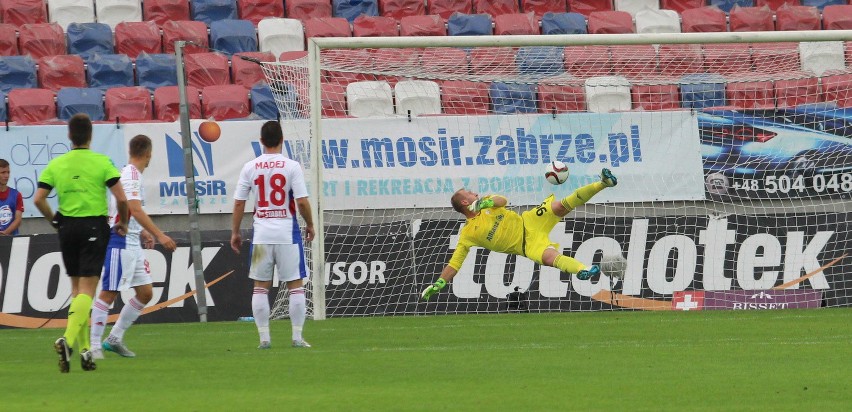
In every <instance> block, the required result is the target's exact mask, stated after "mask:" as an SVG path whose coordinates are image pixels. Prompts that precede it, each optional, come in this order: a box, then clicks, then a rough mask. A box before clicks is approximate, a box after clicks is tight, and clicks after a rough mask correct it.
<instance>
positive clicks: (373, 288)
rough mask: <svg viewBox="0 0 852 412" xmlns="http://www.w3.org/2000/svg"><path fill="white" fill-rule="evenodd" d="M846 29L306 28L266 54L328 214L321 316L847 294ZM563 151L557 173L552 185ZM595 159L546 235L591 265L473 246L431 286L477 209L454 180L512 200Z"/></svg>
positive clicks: (698, 303)
mask: <svg viewBox="0 0 852 412" xmlns="http://www.w3.org/2000/svg"><path fill="white" fill-rule="evenodd" d="M850 40H852V32H850V31H821V32H798V33H796V32H766V33H703V34H677V35H663V34H656V35H572V36H544V35H542V36H481V37H430V38H424V37H420V38H352V39H337V38H314V39H310V40H309V52H295V53H285V54H284V55H282V56H281V58H280V60H279V61H278V62H273V63H263V69H264V73H265V76H266V79H267V81H268V83H269V85H270V87H271V89H272V91H273V94H274V96H275V99H276V102H277V106H278V109H279V111H280V115H281V118H282V127H283V128H284V132H285V136H287V140H288V143H287V147H286V148H285V150H286V151H287V154H288V155H290V156H293V157H295V158H297V159H299V160H301V161H302V163H303V165H305V167H306V173H307V174H308V175H309V176H310V186H311V187H312V193H314V198H313V199H312V201H313V202H314V203H315V205H316V207H317V209H318V210H319V211H320V212H319V216H318V217H317V222H319V223H318V224H319V226H320V227H321V229H322V230H321V236H319V240H318V241H317V242H315V243H314V244H313V245H312V246H313V247H312V248H311V251H310V253H309V255H310V259H311V260H312V261H313V266H312V267H313V270H314V272H315V273H313V277H312V278H311V279H312V281H311V283H312V284H313V285H312V287H310V288H309V289H311V290H312V292H313V295H312V296H311V297H310V300H311V308H312V310H313V311H314V317H315V318H323V317H325V316H359V315H401V314H435V313H485V312H487V313H494V312H507V311H532V312H539V311H586V310H709V309H776V308H804V307H821V306H848V305H849V304H850V299H852V293H850V286H852V274H850V264H852V257H850V256H848V253H849V252H848V250H849V248H848V246H849V242H850V240H852V237H850V230H849V229H850V228H849V223H848V222H850V221H852V214H850V205H852V202H850V201H849V199H850V197H852V145H850V138H852V109H850V108H852V53H850V52H852V46H850V42H849V41H850ZM554 160H559V161H562V162H564V163H566V164H567V165H568V167H569V169H570V177H569V180H568V182H567V183H565V184H562V185H551V184H549V183H548V182H547V181H546V180H545V179H544V171H545V165H546V164H548V163H549V162H551V161H554ZM602 168H609V169H610V170H611V171H612V172H613V174H615V175H616V176H617V178H618V185H617V186H616V187H614V188H609V189H605V190H603V191H602V192H600V193H598V194H597V195H596V196H594V197H593V198H592V199H590V200H589V201H588V202H587V203H586V204H584V205H582V206H580V207H578V208H576V209H575V210H574V211H572V212H571V213H570V214H569V215H567V216H566V217H565V218H563V219H562V220H561V221H560V222H559V223H558V224H557V225H556V227H555V228H554V229H553V231H552V232H551V233H550V239H551V241H552V242H554V243H558V244H559V248H560V250H561V252H562V253H563V254H565V255H568V256H573V257H575V258H577V259H578V260H579V261H581V262H582V263H584V264H586V265H592V264H598V265H601V267H602V268H603V274H602V275H601V276H600V277H596V278H593V279H590V280H579V279H578V278H577V277H576V275H574V274H570V273H562V272H560V271H559V270H558V269H555V268H552V267H548V266H542V265H540V264H537V263H535V262H534V261H532V260H530V259H528V258H526V257H523V256H515V255H509V254H504V253H497V252H492V251H489V250H486V249H482V248H473V249H471V251H470V253H469V254H468V256H467V259H466V260H465V261H464V264H463V265H462V266H461V268H460V269H459V272H458V274H457V275H456V277H455V278H454V279H453V281H452V283H451V284H449V285H448V286H447V288H445V289H444V290H442V291H441V292H440V293H438V294H436V295H435V296H434V297H433V298H432V299H431V300H430V301H428V302H423V301H421V300H420V292H421V290H422V289H423V288H424V287H426V286H427V285H429V284H431V283H432V282H434V281H435V280H436V279H437V278H438V275H439V274H440V273H441V270H442V269H443V268H444V266H445V265H446V264H447V263H448V261H449V259H450V256H451V255H452V253H453V251H454V249H455V247H456V245H457V243H458V233H459V230H460V229H461V228H462V227H463V226H464V225H465V224H468V223H467V222H466V221H465V219H464V216H462V215H461V214H460V213H458V212H456V211H454V210H453V208H452V207H451V205H450V197H451V196H452V195H453V193H454V192H455V191H457V190H459V189H461V188H467V189H469V190H471V191H473V192H476V193H479V194H480V195H483V196H484V195H486V194H492V193H494V194H502V195H504V196H506V197H507V198H508V199H509V206H508V207H509V208H510V209H513V210H515V211H517V212H519V213H521V212H523V211H526V210H530V209H534V208H535V207H536V206H538V205H539V204H541V203H542V202H543V201H544V200H545V199H546V198H547V197H548V196H549V195H550V194H551V193H552V194H554V195H555V198H556V199H561V198H563V197H565V196H568V195H570V194H571V193H572V191H573V190H575V189H577V188H578V187H580V186H583V185H586V184H589V183H592V182H594V181H597V180H599V179H600V173H601V169H602ZM469 224H474V223H469ZM320 242H321V243H320ZM320 247H321V248H320ZM317 296H324V297H323V298H317ZM286 311H287V296H286V292H283V291H282V293H281V294H280V295H279V296H278V298H277V301H276V305H275V314H276V316H279V317H282V316H287V312H286Z"/></svg>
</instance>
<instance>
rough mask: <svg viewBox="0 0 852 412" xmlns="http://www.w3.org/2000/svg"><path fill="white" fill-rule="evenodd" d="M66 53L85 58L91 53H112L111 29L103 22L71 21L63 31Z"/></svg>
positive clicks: (113, 48)
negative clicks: (66, 45)
mask: <svg viewBox="0 0 852 412" xmlns="http://www.w3.org/2000/svg"><path fill="white" fill-rule="evenodd" d="M65 36H66V39H67V42H68V54H76V55H79V56H80V57H83V58H87V57H89V56H91V55H93V54H112V53H114V52H115V46H113V44H112V29H110V27H109V26H107V25H106V24H104V23H71V24H69V25H68V31H67V33H65Z"/></svg>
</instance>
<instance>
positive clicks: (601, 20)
mask: <svg viewBox="0 0 852 412" xmlns="http://www.w3.org/2000/svg"><path fill="white" fill-rule="evenodd" d="M635 32H636V30H635V29H634V27H633V16H631V15H630V13H627V12H624V11H595V12H592V13H590V14H589V34H621V33H635Z"/></svg>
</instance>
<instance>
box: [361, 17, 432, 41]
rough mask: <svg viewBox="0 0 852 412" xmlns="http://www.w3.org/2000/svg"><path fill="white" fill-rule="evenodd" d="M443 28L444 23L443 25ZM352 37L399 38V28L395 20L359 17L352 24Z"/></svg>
mask: <svg viewBox="0 0 852 412" xmlns="http://www.w3.org/2000/svg"><path fill="white" fill-rule="evenodd" d="M441 25H442V26H443V23H442V24H441ZM352 35H353V36H355V37H390V36H399V26H398V25H397V22H396V20H395V19H393V18H390V17H384V16H358V17H357V18H356V19H355V21H353V22H352Z"/></svg>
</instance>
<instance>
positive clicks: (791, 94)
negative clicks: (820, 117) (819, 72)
mask: <svg viewBox="0 0 852 412" xmlns="http://www.w3.org/2000/svg"><path fill="white" fill-rule="evenodd" d="M785 77H787V78H785V79H779V80H775V82H774V88H775V105H776V106H777V107H779V108H784V107H796V106H798V105H801V104H813V103H817V102H819V101H820V93H819V79H818V78H817V77H816V76H814V75H813V73H801V74H800V76H789V75H788V76H785ZM796 77H799V78H796Z"/></svg>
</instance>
